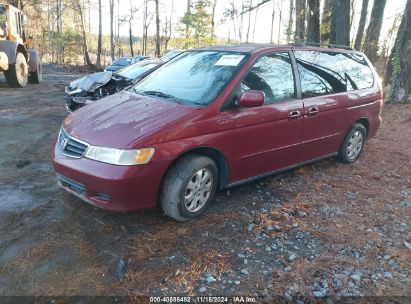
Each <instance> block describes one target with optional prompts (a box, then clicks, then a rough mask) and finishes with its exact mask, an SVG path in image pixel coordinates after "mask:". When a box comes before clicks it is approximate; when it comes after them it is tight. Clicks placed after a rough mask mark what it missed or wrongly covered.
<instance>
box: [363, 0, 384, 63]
mask: <svg viewBox="0 0 411 304" xmlns="http://www.w3.org/2000/svg"><path fill="white" fill-rule="evenodd" d="M386 3H387V0H378V1H374V4H373V7H372V11H371V17H370V23H369V24H368V28H367V33H366V36H365V41H364V53H365V54H366V55H367V56H368V58H369V59H370V60H371V61H372V62H375V61H376V60H377V51H378V40H379V38H380V33H381V27H382V21H383V17H384V9H385V5H386Z"/></svg>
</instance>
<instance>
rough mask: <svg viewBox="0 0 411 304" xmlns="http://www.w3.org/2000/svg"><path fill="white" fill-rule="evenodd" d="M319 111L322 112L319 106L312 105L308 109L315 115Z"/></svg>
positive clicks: (309, 112)
mask: <svg viewBox="0 0 411 304" xmlns="http://www.w3.org/2000/svg"><path fill="white" fill-rule="evenodd" d="M318 112H320V109H319V108H318V107H312V108H309V109H308V115H315V114H317V113H318Z"/></svg>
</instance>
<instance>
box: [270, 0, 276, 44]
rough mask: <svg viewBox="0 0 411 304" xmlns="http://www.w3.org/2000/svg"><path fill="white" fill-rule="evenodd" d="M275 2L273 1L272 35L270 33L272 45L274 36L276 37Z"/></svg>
mask: <svg viewBox="0 0 411 304" xmlns="http://www.w3.org/2000/svg"><path fill="white" fill-rule="evenodd" d="M274 1H275V0H273V11H272V13H271V33H270V43H273V42H274V41H273V36H274V18H275V3H274Z"/></svg>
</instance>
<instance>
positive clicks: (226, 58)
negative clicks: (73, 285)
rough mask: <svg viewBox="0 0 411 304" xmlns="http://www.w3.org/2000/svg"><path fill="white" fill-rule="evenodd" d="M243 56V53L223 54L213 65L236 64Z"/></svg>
mask: <svg viewBox="0 0 411 304" xmlns="http://www.w3.org/2000/svg"><path fill="white" fill-rule="evenodd" d="M243 58H244V55H223V56H221V58H220V59H218V61H217V62H216V63H215V65H218V66H220V65H229V66H237V65H238V64H239V63H240V62H241V60H243Z"/></svg>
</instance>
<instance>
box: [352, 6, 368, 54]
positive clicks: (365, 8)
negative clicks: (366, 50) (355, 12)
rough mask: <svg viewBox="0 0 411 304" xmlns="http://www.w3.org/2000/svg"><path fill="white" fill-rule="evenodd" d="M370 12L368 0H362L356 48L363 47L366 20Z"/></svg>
mask: <svg viewBox="0 0 411 304" xmlns="http://www.w3.org/2000/svg"><path fill="white" fill-rule="evenodd" d="M367 14H368V0H362V7H361V17H360V22H359V24H358V30H357V36H356V37H355V42H354V49H356V50H359V49H360V48H361V44H362V39H363V36H364V29H365V22H366V21H367Z"/></svg>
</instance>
